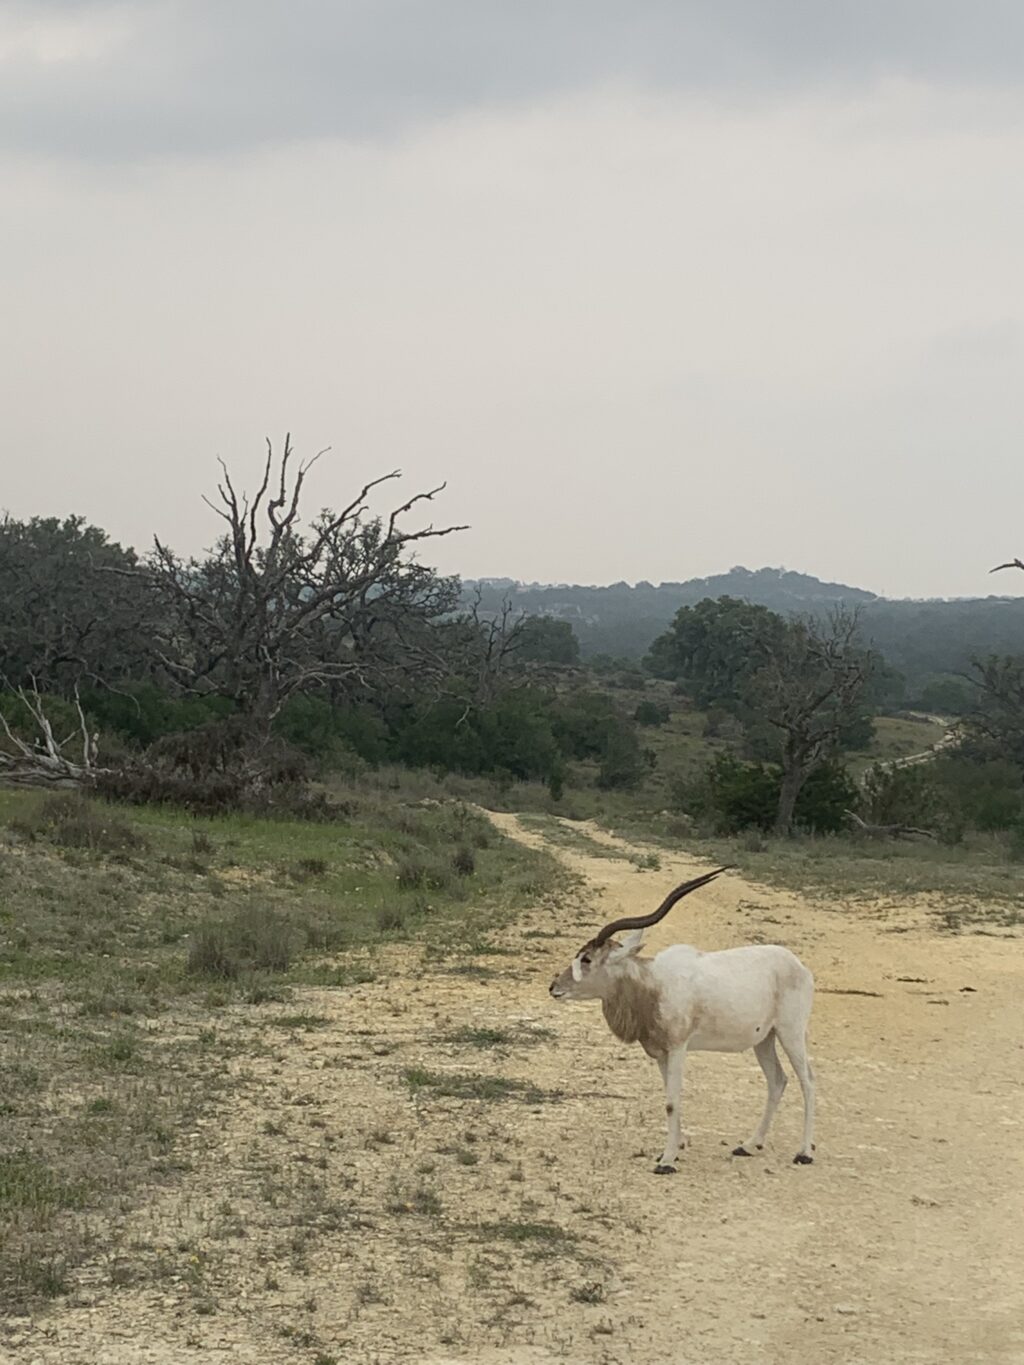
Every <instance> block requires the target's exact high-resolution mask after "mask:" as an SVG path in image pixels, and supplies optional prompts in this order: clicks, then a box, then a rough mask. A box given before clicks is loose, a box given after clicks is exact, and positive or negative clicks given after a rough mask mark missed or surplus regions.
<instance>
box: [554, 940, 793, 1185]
mask: <svg viewBox="0 0 1024 1365" xmlns="http://www.w3.org/2000/svg"><path fill="white" fill-rule="evenodd" d="M642 942H643V930H636V931H634V932H633V933H631V934H630V935H629V936H628V937H627V938H626V939H625V940H624V941H623V942H622V943H615V942H614V941H612V942H610V943H608V944H606V945H604V947H602V948H597V949H591V948H585V949H583V950H582V951H581V952H580V953H579V954H577V956H576V958H575V959H574V960H573V963H572V965H571V967H570V968H569V969H568V970H567V971H566V972H563V973H562V975H561V976H560V977H559V978H557V979H556V980H555V981H554V982H553V983H552V986H551V993H552V995H554V996H556V998H561V997H564V998H568V999H577V1000H582V999H600V1000H602V1001H604V1002H605V1011H606V1016H607V1017H608V1019H609V1024H612V1015H613V1014H614V1009H612V1013H611V1014H609V1002H613V1001H614V1000H616V999H621V998H622V995H621V993H622V991H623V990H626V991H628V992H629V993H630V994H631V996H632V998H634V999H641V1000H649V1001H650V1002H651V1008H650V1016H651V1019H652V1020H656V1022H657V1027H654V1026H653V1025H652V1028H651V1031H650V1033H649V1035H648V1039H646V1040H645V1038H644V1037H642V1036H641V1037H640V1039H639V1041H640V1042H641V1043H642V1044H643V1046H644V1047H645V1049H646V1051H648V1053H649V1054H650V1055H651V1056H652V1057H654V1059H655V1061H656V1062H657V1063H658V1066H659V1068H660V1070H661V1075H662V1080H663V1082H664V1085H665V1100H666V1109H667V1112H668V1136H667V1141H666V1145H665V1151H664V1153H663V1154H662V1157H661V1160H660V1161H659V1162H658V1165H657V1167H656V1170H658V1171H659V1173H663V1174H668V1173H670V1172H672V1171H674V1169H675V1165H674V1163H675V1161H676V1157H677V1156H678V1153H679V1147H680V1141H681V1119H682V1116H681V1113H680V1101H681V1096H682V1083H683V1070H684V1066H685V1061H686V1054H687V1053H688V1052H744V1051H746V1049H747V1048H753V1050H754V1053H755V1056H756V1057H757V1060H758V1063H759V1064H760V1066H761V1070H762V1071H763V1072H764V1076H765V1080H766V1082H767V1085H768V1099H767V1103H766V1105H765V1110H764V1114H763V1115H762V1118H761V1122H760V1124H759V1125H758V1127H757V1130H756V1132H755V1133H754V1135H753V1137H751V1138H750V1139H749V1140H748V1141H746V1142H744V1143H741V1145H740V1146H739V1147H738V1148H737V1149H736V1151H735V1153H734V1155H753V1153H754V1152H755V1151H756V1150H759V1149H760V1148H761V1147H762V1146H763V1144H764V1140H765V1137H766V1136H767V1133H768V1128H769V1126H770V1124H771V1121H772V1118H773V1116H774V1114H775V1110H776V1108H777V1107H778V1103H779V1100H780V1099H781V1098H782V1092H783V1090H784V1089H785V1088H786V1075H785V1072H784V1071H783V1069H782V1065H781V1063H780V1062H779V1059H778V1055H777V1053H776V1051H775V1044H776V1040H778V1042H779V1043H781V1044H782V1047H783V1050H784V1051H785V1053H786V1055H787V1056H788V1057H789V1060H790V1062H791V1064H792V1067H793V1070H794V1071H795V1072H796V1075H797V1078H798V1079H799V1081H800V1086H801V1090H802V1091H803V1099H804V1127H803V1139H802V1142H801V1146H800V1150H799V1152H798V1153H797V1155H796V1157H795V1158H794V1160H795V1161H797V1162H799V1163H802V1164H806V1163H809V1162H810V1161H811V1159H812V1157H811V1153H812V1151H813V1150H814V1072H813V1069H812V1067H811V1064H810V1061H809V1060H808V1057H807V1025H808V1021H809V1018H810V1013H811V1005H812V1003H813V998H814V978H813V977H812V975H811V973H810V972H809V971H808V969H807V968H806V967H805V966H804V965H803V963H802V962H801V961H800V959H799V958H797V957H795V956H794V954H793V953H791V952H790V951H789V949H788V948H782V947H778V946H775V945H767V944H766V945H755V946H752V947H747V948H727V949H725V950H723V951H721V952H713V953H704V952H701V951H700V950H699V949H697V948H691V947H688V946H686V945H684V944H677V945H675V946H674V947H671V948H666V949H665V950H664V951H663V952H660V953H658V954H657V956H656V957H654V958H653V959H648V960H644V959H639V958H638V957H637V953H638V951H639V949H640V946H641V944H642ZM634 1013H636V1012H634Z"/></svg>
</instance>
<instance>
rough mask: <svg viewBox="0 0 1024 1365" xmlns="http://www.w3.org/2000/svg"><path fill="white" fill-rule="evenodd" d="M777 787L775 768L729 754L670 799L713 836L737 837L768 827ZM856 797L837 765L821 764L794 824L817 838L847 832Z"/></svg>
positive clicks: (678, 787) (806, 788)
mask: <svg viewBox="0 0 1024 1365" xmlns="http://www.w3.org/2000/svg"><path fill="white" fill-rule="evenodd" d="M781 788H782V771H781V769H780V768H778V767H776V766H775V765H774V764H770V763H744V762H741V760H740V759H738V758H734V757H733V756H732V755H731V754H719V755H718V757H717V758H715V759H713V760H712V762H711V763H709V764H708V765H707V767H706V768H705V769H704V770H703V772H702V773H701V774H700V776H699V777H698V778H697V780H696V781H686V780H684V781H682V782H677V783H676V784H675V787H674V790H673V796H674V799H675V800H676V802H677V803H678V804H679V805H680V806H681V807H682V809H684V810H685V811H686V812H687V813H688V814H690V815H693V816H695V817H696V818H698V819H700V820H702V821H704V822H705V823H706V824H708V825H710V826H711V827H712V828H713V829H714V830H715V832H716V833H719V834H736V833H738V832H739V831H740V830H747V829H755V830H758V829H759V830H769V829H771V828H772V826H773V825H774V824H775V817H776V813H777V811H778V805H779V793H780V791H781ZM857 795H858V794H857V789H856V787H855V786H854V784H853V782H852V780H851V778H850V776H849V774H848V773H847V771H846V769H845V768H843V767H842V765H841V764H839V763H825V764H822V765H821V767H819V768H816V769H815V770H814V772H812V773H811V775H810V777H808V779H807V781H806V782H805V783H804V786H803V789H802V790H801V792H800V796H799V798H798V800H797V803H796V812H795V823H796V825H797V826H798V827H800V828H802V829H806V830H810V831H811V832H813V833H816V834H831V833H836V832H838V831H839V830H841V829H843V828H845V824H846V821H845V816H844V814H843V812H844V811H845V810H847V809H849V808H852V807H853V805H854V803H855V802H856V800H857Z"/></svg>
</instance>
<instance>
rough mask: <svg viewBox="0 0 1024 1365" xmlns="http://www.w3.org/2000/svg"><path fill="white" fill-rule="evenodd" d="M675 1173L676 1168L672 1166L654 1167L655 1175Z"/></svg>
mask: <svg viewBox="0 0 1024 1365" xmlns="http://www.w3.org/2000/svg"><path fill="white" fill-rule="evenodd" d="M675 1173H676V1168H675V1167H674V1166H655V1168H654V1174H655V1175H675Z"/></svg>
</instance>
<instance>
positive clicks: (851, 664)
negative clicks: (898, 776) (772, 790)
mask: <svg viewBox="0 0 1024 1365" xmlns="http://www.w3.org/2000/svg"><path fill="white" fill-rule="evenodd" d="M858 630H859V620H858V616H857V613H856V612H855V611H849V610H847V609H845V608H838V609H837V610H835V611H833V612H832V613H831V614H830V616H829V617H828V618H827V620H825V621H819V620H817V619H815V618H808V619H807V620H797V621H792V622H789V623H788V624H787V627H786V629H785V631H784V632H782V633H781V634H779V635H778V636H777V637H771V636H766V637H765V638H764V639H763V640H762V641H761V642H760V648H761V651H762V659H763V662H762V663H761V666H760V667H759V668H758V669H757V671H756V672H755V673H754V674H753V676H752V677H751V679H750V682H749V684H748V685H747V687H746V697H745V700H746V702H747V705H748V706H749V708H750V710H751V711H752V713H753V714H754V715H755V716H756V717H758V718H759V719H760V720H762V721H764V722H765V723H767V724H768V725H769V726H771V727H772V729H774V730H775V731H776V732H777V734H778V736H779V740H780V763H781V766H782V787H781V791H780V795H779V805H778V811H777V813H776V820H775V828H776V830H777V831H778V832H779V833H781V834H786V833H788V832H789V830H790V829H791V828H792V824H793V812H794V810H795V807H796V802H797V798H798V797H799V795H800V792H801V790H802V789H803V786H804V783H805V782H806V781H807V779H808V777H809V776H810V775H811V773H812V772H814V770H815V769H816V768H817V767H819V766H820V765H821V764H822V763H824V762H825V761H826V760H827V759H828V758H830V757H831V755H832V754H834V753H835V752H836V751H837V749H838V748H839V747H840V743H841V739H842V735H843V732H844V730H846V729H848V727H849V726H850V725H851V723H852V722H853V721H854V720H855V719H856V718H857V716H858V714H859V706H860V702H861V699H862V697H863V695H864V690H865V688H866V686H867V683H868V680H869V679H870V677H871V674H872V671H873V667H874V664H873V660H872V656H871V655H870V654H869V653H868V652H867V651H865V650H864V649H863V648H862V647H861V646H860V644H859V642H858Z"/></svg>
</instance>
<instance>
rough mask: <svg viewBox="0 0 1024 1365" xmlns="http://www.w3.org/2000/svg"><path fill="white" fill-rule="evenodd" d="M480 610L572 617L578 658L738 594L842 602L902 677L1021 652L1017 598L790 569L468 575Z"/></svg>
mask: <svg viewBox="0 0 1024 1365" xmlns="http://www.w3.org/2000/svg"><path fill="white" fill-rule="evenodd" d="M465 586H466V589H467V591H468V592H470V593H476V592H479V593H480V595H481V606H482V607H483V608H484V609H485V610H497V609H500V606H501V603H502V602H503V601H505V600H508V601H509V602H510V603H511V605H512V607H513V609H515V610H518V611H523V612H528V613H531V614H538V615H545V616H553V617H555V618H556V619H558V620H563V621H568V622H570V623H571V625H572V627H573V629H574V630H575V632H576V635H577V637H578V638H579V641H580V648H581V651H582V653H583V655H584V657H587V658H593V657H594V656H596V655H601V654H608V655H613V656H617V657H624V658H629V659H639V658H642V656H643V655H644V654H645V653H646V651H647V649H648V648H649V647H650V644H651V641H652V640H653V639H654V638H655V637H656V636H657V635H659V634H660V633H661V632H662V631H663V630H665V628H666V627H667V626H668V624H669V623H670V622H671V620H672V618H673V616H674V615H675V613H676V612H677V611H678V610H679V608H680V607H683V606H693V605H694V604H695V603H697V602H700V601H702V600H703V599H704V598H707V597H737V598H740V599H742V600H743V601H747V602H754V603H757V604H758V605H760V606H765V607H768V608H770V609H771V610H772V611H777V612H781V613H782V614H784V615H796V614H799V613H802V612H821V611H827V610H828V608H829V607H832V606H837V605H840V604H845V605H848V606H855V607H857V608H858V609H859V610H860V612H861V615H862V621H863V629H864V634H865V637H866V638H867V639H868V640H870V641H871V642H872V643H873V644H874V645H875V647H876V648H877V649H878V650H879V651H880V652H881V653H882V654H883V655H884V657H885V658H886V659H887V660H888V662H889V663H890V664H891V665H892V666H893V667H894V668H896V669H898V670H899V671H900V672H901V673H903V674H904V675H905V676H906V677H907V679H908V682H911V683H912V684H917V683H919V682H920V681H922V680H923V679H925V678H927V677H930V676H933V675H941V674H949V673H959V672H962V671H964V670H966V669H967V668H969V666H970V662H971V659H972V658H975V657H984V656H987V655H989V654H1024V597H1001V596H989V597H975V598H952V599H942V598H935V599H925V600H916V599H909V598H907V599H894V598H884V597H879V596H877V594H875V593H871V592H867V591H865V590H864V589H863V588H855V587H851V586H850V585H849V584H845V583H827V582H823V581H822V580H821V579H820V578H815V577H814V576H813V575H811V574H803V573H797V572H794V571H792V570H789V569H773V568H762V569H747V568H743V567H742V566H739V567H735V568H732V569H730V570H729V572H728V573H721V574H713V575H711V576H710V577H708V578H692V579H690V580H688V581H687V582H684V583H659V584H657V585H655V584H653V583H647V582H640V583H636V584H635V585H632V586H631V585H630V584H628V583H612V584H610V585H608V586H606V587H595V586H588V585H583V584H540V583H530V584H526V583H517V582H515V581H514V580H512V579H508V578H483V579H478V580H475V581H473V580H467V581H466V585H465Z"/></svg>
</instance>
